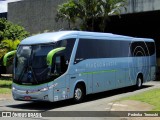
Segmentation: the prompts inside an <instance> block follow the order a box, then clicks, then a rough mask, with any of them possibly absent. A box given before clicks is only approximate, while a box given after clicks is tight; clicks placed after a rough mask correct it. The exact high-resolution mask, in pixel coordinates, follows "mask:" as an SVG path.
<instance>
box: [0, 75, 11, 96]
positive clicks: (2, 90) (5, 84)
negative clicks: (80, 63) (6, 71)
mask: <svg viewBox="0 0 160 120" xmlns="http://www.w3.org/2000/svg"><path fill="white" fill-rule="evenodd" d="M11 86H12V80H11V78H0V94H11Z"/></svg>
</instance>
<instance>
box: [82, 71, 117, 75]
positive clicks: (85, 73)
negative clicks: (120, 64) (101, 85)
mask: <svg viewBox="0 0 160 120" xmlns="http://www.w3.org/2000/svg"><path fill="white" fill-rule="evenodd" d="M105 72H117V70H103V71H97V72H84V73H82V75H87V74H100V73H105Z"/></svg>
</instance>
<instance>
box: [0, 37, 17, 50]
mask: <svg viewBox="0 0 160 120" xmlns="http://www.w3.org/2000/svg"><path fill="white" fill-rule="evenodd" d="M19 44H20V40H3V41H2V42H1V46H2V48H3V49H6V50H7V52H9V51H12V50H16V49H17V46H18V45H19Z"/></svg>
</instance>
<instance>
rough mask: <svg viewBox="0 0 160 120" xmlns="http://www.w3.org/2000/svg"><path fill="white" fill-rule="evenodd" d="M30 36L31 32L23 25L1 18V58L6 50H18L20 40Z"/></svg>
mask: <svg viewBox="0 0 160 120" xmlns="http://www.w3.org/2000/svg"><path fill="white" fill-rule="evenodd" d="M28 36H29V32H27V31H26V30H25V29H24V28H23V27H22V26H19V25H16V24H13V23H11V22H9V21H7V20H6V19H4V18H0V60H1V59H2V57H3V56H4V55H5V53H6V52H9V51H12V50H16V49H17V46H18V44H19V43H20V41H21V40H22V39H24V38H26V37H28ZM0 64H2V63H0Z"/></svg>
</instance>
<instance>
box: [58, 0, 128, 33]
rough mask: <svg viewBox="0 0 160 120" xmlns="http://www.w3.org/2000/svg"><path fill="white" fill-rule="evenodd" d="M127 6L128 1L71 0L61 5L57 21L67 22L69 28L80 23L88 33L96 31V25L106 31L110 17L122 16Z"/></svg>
mask: <svg viewBox="0 0 160 120" xmlns="http://www.w3.org/2000/svg"><path fill="white" fill-rule="evenodd" d="M125 5H126V0H69V1H68V2H66V3H63V4H62V5H59V7H58V10H57V17H56V20H57V21H58V20H60V19H61V20H67V21H68V23H69V28H70V24H71V23H72V24H74V25H75V23H79V22H80V27H81V29H82V30H88V31H95V30H94V26H95V24H96V25H98V26H99V28H100V30H101V31H104V30H105V27H106V22H107V21H106V20H107V19H108V18H109V15H120V12H121V10H122V9H121V8H125ZM97 23H98V24H97Z"/></svg>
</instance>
